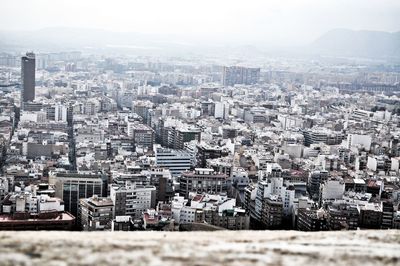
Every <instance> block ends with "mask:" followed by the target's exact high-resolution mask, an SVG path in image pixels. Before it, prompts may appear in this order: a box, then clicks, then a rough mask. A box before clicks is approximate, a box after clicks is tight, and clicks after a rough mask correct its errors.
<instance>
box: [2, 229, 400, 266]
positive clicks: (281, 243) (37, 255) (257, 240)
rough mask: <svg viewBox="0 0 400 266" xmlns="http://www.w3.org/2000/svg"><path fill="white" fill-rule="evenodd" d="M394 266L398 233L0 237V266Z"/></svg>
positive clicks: (399, 248)
mask: <svg viewBox="0 0 400 266" xmlns="http://www.w3.org/2000/svg"><path fill="white" fill-rule="evenodd" d="M111 264H112V265H216V264H218V265H221V264H222V265H307V266H315V265H325V266H327V265H364V266H365V265H399V264H400V230H399V231H340V232H316V233H305V232H296V231H216V232H95V233H83V232H60V231H57V232H43V231H42V232H0V265H111Z"/></svg>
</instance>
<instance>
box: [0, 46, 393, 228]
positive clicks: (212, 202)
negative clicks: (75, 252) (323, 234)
mask: <svg viewBox="0 0 400 266" xmlns="http://www.w3.org/2000/svg"><path fill="white" fill-rule="evenodd" d="M0 85H1V93H0V117H1V119H0V120H1V121H0V136H1V151H2V152H1V177H0V213H1V214H0V230H83V231H96V230H106V231H137V230H164V231H165V230H166V231H196V230H207V231H213V230H222V229H229V230H245V229H254V230H260V229H290V230H300V231H328V230H356V229H391V228H397V229H400V209H399V203H400V180H399V179H400V172H399V166H400V69H399V66H396V65H394V66H390V67H388V66H384V65H382V64H372V63H369V62H367V63H366V62H357V63H355V61H352V60H348V61H347V63H346V61H345V62H344V63H343V62H342V63H340V64H339V63H338V62H336V61H335V60H330V59H329V58H328V59H327V58H325V59H324V58H320V60H310V59H307V58H306V59H299V58H290V59H279V60H277V59H275V58H274V59H271V58H269V59H264V58H262V59H258V60H247V61H246V60H240V59H238V58H234V57H232V58H229V60H224V59H223V58H218V57H204V58H195V59H194V58H189V59H188V58H185V57H150V56H126V57H124V56H118V55H114V56H113V55H99V54H97V55H93V54H88V53H85V52H80V51H66V52H53V53H34V52H31V51H29V52H27V53H26V54H25V53H24V54H21V53H2V54H0Z"/></svg>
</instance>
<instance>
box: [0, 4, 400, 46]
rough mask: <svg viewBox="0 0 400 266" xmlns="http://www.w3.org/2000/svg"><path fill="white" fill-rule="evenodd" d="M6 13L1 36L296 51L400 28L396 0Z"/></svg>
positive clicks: (10, 9)
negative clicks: (156, 38) (155, 38)
mask: <svg viewBox="0 0 400 266" xmlns="http://www.w3.org/2000/svg"><path fill="white" fill-rule="evenodd" d="M1 9H2V16H1V17H0V30H12V31H16V30H17V31H30V30H39V29H43V28H48V27H68V28H83V29H103V30H109V31H116V32H137V33H145V34H161V35H169V34H173V35H177V36H179V38H180V39H182V40H185V41H187V42H188V43H193V42H195V41H199V40H202V41H203V42H204V43H209V44H212V43H213V42H217V43H224V44H227V43H231V42H234V43H238V44H254V43H265V44H270V45H283V46H293V45H304V44H308V43H310V42H312V41H314V40H315V39H317V38H318V37H320V36H321V35H323V34H324V33H326V32H328V31H330V30H333V29H338V28H342V29H350V30H372V31H386V32H396V31H399V30H400V28H399V19H398V14H399V13H400V2H399V1H396V0H383V1H379V0H368V1H365V0H353V1H346V0H337V1H319V0H305V1H296V0H283V1H278V0H272V1H262V0H252V1H248V2H243V1H238V0H233V1H232V0H220V1H213V0H205V1H184V0H170V1H163V0H150V1H126V0H116V1H106V0H100V1H98V0H88V1H79V0H72V1H71V0H69V1H66V0H65V1H64V0H63V1H52V0H38V1H29V0H3V1H2V3H1ZM16 16H17V17H18V19H16ZM204 38H206V39H205V40H204Z"/></svg>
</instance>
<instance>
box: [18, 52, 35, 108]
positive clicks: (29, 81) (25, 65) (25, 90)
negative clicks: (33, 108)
mask: <svg viewBox="0 0 400 266" xmlns="http://www.w3.org/2000/svg"><path fill="white" fill-rule="evenodd" d="M21 80H22V93H21V95H22V102H30V101H33V100H34V99H35V54H34V53H26V56H23V57H22V58H21Z"/></svg>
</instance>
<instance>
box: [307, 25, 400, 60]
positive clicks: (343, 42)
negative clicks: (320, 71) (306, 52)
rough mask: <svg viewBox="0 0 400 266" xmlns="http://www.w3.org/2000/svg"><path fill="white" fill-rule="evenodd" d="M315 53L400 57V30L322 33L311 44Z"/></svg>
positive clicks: (385, 57)
mask: <svg viewBox="0 0 400 266" xmlns="http://www.w3.org/2000/svg"><path fill="white" fill-rule="evenodd" d="M310 48H311V50H312V52H313V53H318V54H321V55H331V56H350V57H366V58H382V59H390V58H391V59H394V58H400V31H399V32H395V33H389V32H383V31H367V30H361V31H353V30H346V29H335V30H331V31H329V32H327V33H326V34H324V35H322V36H321V37H320V38H318V39H317V40H316V41H314V42H313V43H312V44H311V46H310Z"/></svg>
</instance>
